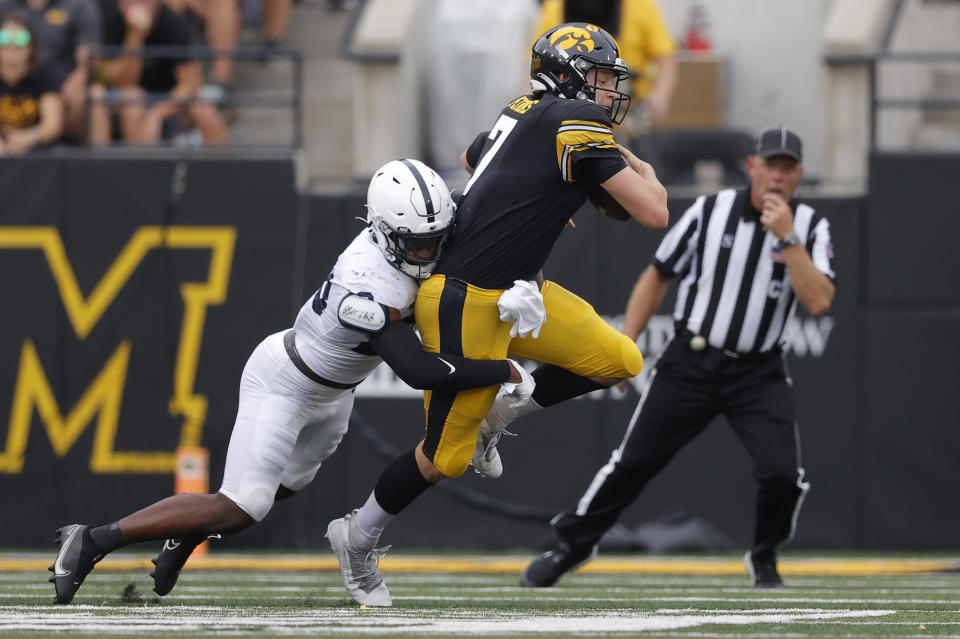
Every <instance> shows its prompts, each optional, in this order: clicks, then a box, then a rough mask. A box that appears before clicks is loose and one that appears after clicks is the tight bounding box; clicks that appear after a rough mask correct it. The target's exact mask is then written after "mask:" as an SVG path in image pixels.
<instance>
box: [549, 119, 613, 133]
mask: <svg viewBox="0 0 960 639" xmlns="http://www.w3.org/2000/svg"><path fill="white" fill-rule="evenodd" d="M565 129H586V130H596V131H601V132H606V133H609V134H611V135H613V129H612V128H610V127H609V126H605V125H603V124H601V123H599V122H594V121H593V120H564V121H563V122H561V123H560V128H559V129H558V130H559V131H563V130H565Z"/></svg>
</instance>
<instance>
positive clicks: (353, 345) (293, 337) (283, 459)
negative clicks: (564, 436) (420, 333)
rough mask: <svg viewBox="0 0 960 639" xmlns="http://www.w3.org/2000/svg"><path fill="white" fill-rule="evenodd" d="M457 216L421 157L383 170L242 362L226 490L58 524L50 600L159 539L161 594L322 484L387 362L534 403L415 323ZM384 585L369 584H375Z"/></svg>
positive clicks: (496, 364)
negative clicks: (436, 346)
mask: <svg viewBox="0 0 960 639" xmlns="http://www.w3.org/2000/svg"><path fill="white" fill-rule="evenodd" d="M454 210H455V207H454V204H453V201H452V199H451V197H450V191H449V190H448V189H447V186H446V184H445V183H444V181H443V180H442V179H441V178H440V176H439V175H437V174H436V173H435V172H434V171H433V170H432V169H430V168H429V167H427V166H426V165H424V164H423V163H421V162H418V161H417V160H395V161H392V162H389V163H388V164H386V165H384V166H383V167H381V168H380V169H379V170H378V171H377V172H376V174H375V175H374V177H373V179H372V180H371V181H370V186H369V189H368V191H367V228H365V229H364V230H363V231H361V232H360V234H359V235H358V236H357V237H356V238H355V239H354V240H353V242H351V244H350V245H349V246H348V247H347V248H346V250H344V251H343V253H341V254H340V257H339V259H338V260H337V262H336V265H335V266H334V267H333V270H332V271H331V272H330V274H329V275H328V276H327V278H326V281H325V282H324V283H323V285H322V286H321V287H320V289H319V290H318V291H317V292H316V293H315V294H314V295H313V296H312V297H311V298H310V299H308V300H307V302H306V303H305V304H304V305H303V307H302V308H301V309H300V312H299V313H298V315H297V318H296V321H295V322H294V324H293V328H291V329H288V330H285V331H281V332H279V333H275V334H273V335H270V336H269V337H267V338H266V339H264V340H263V341H262V342H261V343H260V344H259V345H258V346H257V347H256V349H255V350H254V351H253V354H252V355H251V356H250V358H249V359H248V360H247V364H246V366H245V367H244V370H243V375H242V377H241V379H240V401H239V406H238V410H237V419H236V422H235V424H234V427H233V432H232V434H231V437H230V446H229V448H228V450H227V460H226V467H225V470H224V477H223V484H222V485H221V487H220V490H219V491H218V492H216V493H213V494H209V495H201V494H188V493H182V494H179V495H175V496H173V497H168V498H166V499H163V500H161V501H158V502H156V503H154V504H153V505H151V506H147V507H146V508H144V509H142V510H139V511H137V512H135V513H133V514H131V515H128V516H126V517H124V518H122V519H120V520H119V521H116V522H114V523H112V524H107V525H103V526H90V525H85V524H70V525H67V526H64V527H62V528H60V529H59V530H57V532H56V541H57V543H58V544H59V546H60V551H59V554H58V555H57V559H56V561H55V563H54V564H53V565H52V566H50V571H51V572H53V576H51V577H50V581H51V582H53V583H54V586H55V590H56V599H55V602H56V603H64V604H65V603H69V602H70V601H71V600H72V599H73V596H74V594H75V593H76V591H77V589H78V588H79V587H80V584H82V583H83V580H84V578H85V577H86V576H87V574H88V573H89V572H90V571H91V570H92V569H93V567H94V564H96V563H97V562H98V561H100V559H102V558H103V557H104V556H105V555H106V554H107V553H109V552H112V551H113V550H115V549H117V548H120V547H121V546H126V545H127V544H131V543H135V542H142V541H150V540H160V539H163V540H165V543H164V546H163V549H162V550H161V552H160V554H159V556H158V557H157V558H156V559H154V560H153V561H154V564H155V565H156V569H155V570H154V572H153V573H151V575H152V576H153V578H154V591H155V592H157V594H160V595H165V594H167V593H168V592H170V590H171V589H172V588H173V586H174V584H175V583H176V581H177V577H178V575H179V573H180V569H181V568H182V567H183V565H184V563H186V560H187V558H188V557H189V556H190V553H191V552H192V551H193V549H194V548H195V547H196V546H197V545H198V544H199V543H201V542H202V541H203V540H204V539H206V538H207V537H208V536H212V535H218V534H220V533H233V532H237V531H240V530H243V529H244V528H247V527H248V526H250V525H251V524H253V523H254V522H258V521H261V520H262V519H263V518H264V517H266V515H267V513H268V512H269V511H270V508H271V507H272V506H273V503H274V501H275V500H276V499H283V498H285V497H289V496H290V495H292V494H294V493H295V492H296V491H298V490H300V489H301V488H303V487H304V486H306V485H307V484H308V483H309V482H310V481H311V480H312V479H313V478H314V476H315V475H316V473H317V471H318V470H319V468H320V464H321V463H322V462H323V461H324V460H325V459H327V458H328V457H329V456H330V455H331V454H333V452H334V451H335V450H336V449H337V446H338V445H339V443H340V440H341V439H342V437H343V435H344V433H345V432H346V430H347V424H348V420H349V417H350V412H351V410H352V408H353V398H354V387H356V386H357V385H358V384H359V383H360V382H362V381H363V379H364V378H365V377H366V376H367V375H368V374H370V372H371V371H373V369H374V368H376V367H377V366H378V365H379V364H380V362H381V361H385V362H387V364H388V365H390V367H391V368H392V369H393V370H394V372H396V373H397V375H398V376H399V377H400V378H401V379H403V380H404V381H405V382H406V383H407V384H409V385H411V386H413V387H415V388H421V389H422V388H429V389H445V390H460V389H465V388H474V387H483V386H491V385H496V384H501V383H504V384H506V387H507V389H508V390H510V391H511V396H512V397H513V398H514V400H515V401H517V402H518V403H522V402H523V401H526V399H528V398H529V396H530V394H531V393H532V392H533V380H532V378H531V377H530V375H529V374H528V373H527V372H526V371H524V369H523V368H522V367H521V366H520V365H519V364H517V363H516V362H512V361H508V360H489V361H479V360H470V359H466V358H463V357H458V356H456V355H448V354H444V353H440V354H436V353H428V352H426V351H424V350H423V346H422V344H421V343H420V340H419V339H418V337H417V336H416V334H415V333H414V331H413V328H412V316H413V304H414V300H415V299H416V296H417V289H418V286H419V281H420V280H422V279H426V278H427V277H429V276H430V274H431V273H432V271H433V267H434V264H435V263H436V262H437V260H438V259H439V258H440V255H441V254H442V251H443V248H444V243H445V242H446V241H447V239H448V238H449V235H450V231H451V229H452V226H453V220H454ZM377 574H379V573H377ZM378 585H379V584H367V586H369V589H370V590H371V591H373V590H376V588H377V586H378Z"/></svg>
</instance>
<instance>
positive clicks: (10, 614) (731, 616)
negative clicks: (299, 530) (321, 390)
mask: <svg viewBox="0 0 960 639" xmlns="http://www.w3.org/2000/svg"><path fill="white" fill-rule="evenodd" d="M451 612H452V611H444V610H436V611H433V614H435V615H437V617H436V618H433V619H430V618H423V616H422V615H423V611H416V610H413V611H410V610H408V611H394V610H391V611H380V610H374V611H371V610H362V609H346V610H318V611H316V612H314V613H309V614H304V613H282V612H270V613H258V612H257V611H256V610H250V611H247V612H246V613H245V614H243V615H237V614H236V613H235V610H234V609H230V608H220V607H216V606H195V607H194V606H172V607H170V608H142V609H137V610H136V612H131V611H130V609H129V608H120V607H111V606H105V607H100V606H74V607H72V608H70V609H65V608H56V607H51V606H44V607H26V606H13V607H10V608H8V609H6V610H0V627H3V628H5V629H7V630H20V631H27V630H42V631H46V632H59V631H62V632H71V633H73V634H76V633H84V634H104V635H109V634H122V633H146V632H163V633H165V634H177V633H180V634H182V633H187V632H190V633H203V632H217V633H224V632H237V633H240V634H243V633H245V632H256V631H260V630H264V629H266V630H269V631H270V632H273V633H278V634H290V635H307V634H311V635H317V634H323V635H344V634H372V633H377V634H383V633H389V632H390V631H391V629H395V630H396V632H397V633H403V634H423V635H475V634H495V635H504V636H511V635H518V634H534V633H536V634H551V633H589V634H609V635H622V634H630V633H636V632H644V631H653V630H658V631H662V630H678V629H682V628H693V627H696V626H702V625H706V624H721V625H750V624H786V623H806V622H809V623H813V622H816V623H821V622H824V621H839V620H847V619H863V618H865V617H870V618H877V617H883V616H887V615H891V614H894V613H895V612H896V611H893V610H870V611H856V610H805V611H796V610H790V611H779V610H767V611H757V612H755V613H743V612H741V611H710V613H712V614H710V613H707V611H704V614H679V615H678V614H660V613H659V612H653V613H626V614H625V611H610V612H609V613H606V614H597V613H594V614H590V615H577V614H555V613H554V614H549V615H521V614H506V613H504V614H501V615H499V616H498V617H497V618H495V619H489V618H486V615H487V614H488V613H487V611H456V612H455V614H451Z"/></svg>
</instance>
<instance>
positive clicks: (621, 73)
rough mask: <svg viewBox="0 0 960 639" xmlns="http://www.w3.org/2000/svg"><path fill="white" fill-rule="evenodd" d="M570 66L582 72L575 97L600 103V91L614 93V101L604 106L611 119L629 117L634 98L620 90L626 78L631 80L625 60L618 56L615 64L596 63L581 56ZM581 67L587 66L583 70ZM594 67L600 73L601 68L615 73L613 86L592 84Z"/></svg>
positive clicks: (621, 119)
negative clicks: (598, 98)
mask: <svg viewBox="0 0 960 639" xmlns="http://www.w3.org/2000/svg"><path fill="white" fill-rule="evenodd" d="M570 66H571V67H572V69H573V70H574V71H575V72H577V73H578V74H581V75H580V79H579V82H577V83H576V84H578V85H579V88H578V90H577V91H576V93H575V95H574V97H575V99H577V100H592V101H593V102H597V103H598V104H599V101H598V100H597V92H598V91H602V92H605V93H612V94H613V95H614V98H613V102H612V103H611V104H610V106H609V107H607V106H604V108H605V109H607V110H608V111H610V119H611V120H612V121H613V123H614V124H620V123H621V122H623V120H624V118H626V117H627V112H628V111H629V110H630V102H631V99H632V98H631V97H630V94H629V93H628V92H626V91H621V90H620V83H621V82H623V81H624V80H626V81H628V82H629V79H630V72H629V71H627V65H626V64H625V63H624V62H623V60H621V59H620V58H617V62H616V63H615V64H594V63H592V62H590V61H589V60H586V59H584V58H579V59H577V60H575V61H574V62H573V64H571V65H570ZM581 67H585V68H584V69H583V70H582V71H581ZM594 69H597V72H598V74H599V70H600V69H607V70H609V71H610V72H611V73H612V74H613V87H612V88H611V87H601V86H598V85H596V84H591V82H590V77H591V76H593V75H594V74H593V70H594ZM595 81H596V76H594V82H595Z"/></svg>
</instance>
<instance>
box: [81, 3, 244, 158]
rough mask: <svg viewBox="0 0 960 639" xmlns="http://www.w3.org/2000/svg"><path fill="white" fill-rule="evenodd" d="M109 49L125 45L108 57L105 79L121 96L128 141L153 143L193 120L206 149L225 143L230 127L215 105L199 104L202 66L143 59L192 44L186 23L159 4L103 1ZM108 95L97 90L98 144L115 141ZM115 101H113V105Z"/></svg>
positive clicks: (94, 136)
mask: <svg viewBox="0 0 960 639" xmlns="http://www.w3.org/2000/svg"><path fill="white" fill-rule="evenodd" d="M101 8H102V10H103V20H104V44H105V45H107V46H111V45H112V46H123V47H124V48H125V49H126V51H125V53H123V54H122V55H119V56H107V57H108V58H109V59H107V60H105V61H104V62H103V64H102V65H101V69H100V71H101V73H100V75H101V79H102V80H105V81H106V83H108V84H109V86H110V87H111V88H113V89H116V91H113V92H112V97H113V98H117V97H119V105H118V109H117V113H118V115H119V124H120V132H121V135H122V137H123V139H124V141H126V142H133V143H141V144H154V143H156V142H159V141H160V140H161V139H163V138H164V137H165V134H166V137H169V136H170V135H171V134H172V132H174V131H175V130H176V129H177V128H178V120H179V119H180V117H181V116H184V115H188V116H189V117H190V118H191V119H192V120H193V123H194V125H196V128H197V129H198V130H199V131H200V134H201V135H202V136H203V141H204V142H205V143H207V144H217V143H224V142H226V140H227V127H226V124H225V123H224V121H223V118H222V117H221V116H220V113H219V112H218V111H217V108H216V106H215V105H213V104H212V103H210V102H199V101H197V100H196V96H197V91H198V90H199V88H200V85H201V82H202V80H203V72H202V69H201V66H200V63H199V62H197V61H195V60H190V59H189V58H188V57H187V53H186V52H185V53H184V56H183V57H163V56H153V55H147V56H144V55H143V51H140V49H142V48H143V47H144V46H148V47H149V46H179V47H186V46H188V45H189V43H190V36H189V28H188V25H187V23H186V21H185V20H184V18H182V17H180V16H178V15H177V14H176V13H175V12H174V11H173V10H171V9H170V8H169V7H167V6H166V5H164V4H162V3H161V2H160V0H101ZM106 97H107V96H106V91H105V90H104V89H103V88H99V89H97V92H96V106H95V108H93V109H92V111H93V113H92V114H91V131H90V139H91V141H92V142H94V143H97V144H105V143H107V142H108V141H109V140H110V137H111V135H110V131H111V126H110V119H109V113H110V110H109V105H108V104H107V100H105V98H106ZM109 101H110V102H113V101H114V99H111V100H109Z"/></svg>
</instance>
